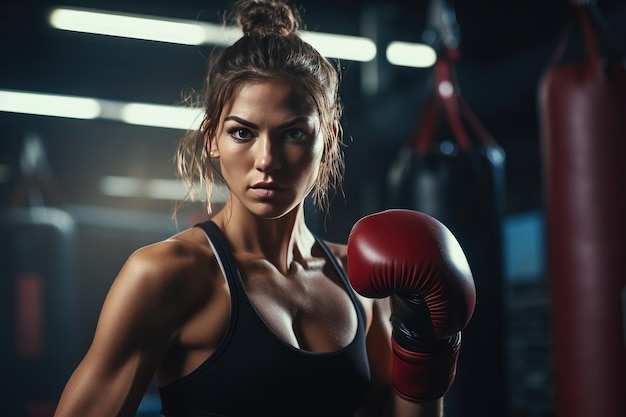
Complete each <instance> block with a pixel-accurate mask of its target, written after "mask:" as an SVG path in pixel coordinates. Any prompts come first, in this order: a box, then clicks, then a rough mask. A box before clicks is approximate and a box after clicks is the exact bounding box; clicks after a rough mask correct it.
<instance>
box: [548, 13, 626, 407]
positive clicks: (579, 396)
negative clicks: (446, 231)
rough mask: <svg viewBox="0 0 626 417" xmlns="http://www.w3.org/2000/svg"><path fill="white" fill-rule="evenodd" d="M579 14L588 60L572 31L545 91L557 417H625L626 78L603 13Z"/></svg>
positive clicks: (577, 26) (576, 16)
mask: <svg viewBox="0 0 626 417" xmlns="http://www.w3.org/2000/svg"><path fill="white" fill-rule="evenodd" d="M573 11H574V14H573V16H574V20H573V21H572V29H574V28H575V29H582V39H583V40H584V45H585V48H584V49H585V54H584V55H585V56H584V59H582V60H580V59H578V60H573V61H572V60H571V59H568V62H567V63H566V62H565V59H566V57H567V55H568V54H567V53H565V52H566V47H568V46H572V45H573V44H574V43H573V42H572V41H573V39H575V38H574V33H575V32H573V31H570V32H567V33H568V34H567V35H566V36H564V37H563V39H562V43H561V45H560V47H559V48H557V50H556V51H555V53H554V55H553V57H552V60H551V62H550V64H549V65H548V68H547V69H546V72H545V73H544V75H543V77H542V79H541V82H540V85H539V106H540V120H541V128H542V146H543V163H544V186H545V190H544V191H545V199H546V201H545V202H546V224H547V239H548V268H549V276H550V282H551V297H552V315H553V324H552V326H553V352H554V366H555V390H556V406H557V415H558V416H560V417H589V416H602V417H623V416H626V345H625V343H626V334H625V333H626V332H625V327H624V325H625V324H624V320H625V318H624V314H626V313H625V312H626V306H625V305H624V303H625V300H624V298H625V297H626V294H625V291H626V290H625V288H626V261H625V259H624V256H625V255H624V252H625V249H626V248H625V246H624V236H625V235H626V203H625V202H626V199H625V198H624V189H623V184H624V178H626V161H624V158H626V70H625V68H624V55H623V54H621V53H620V51H619V48H613V50H611V49H610V48H608V49H607V48H606V46H607V45H609V46H610V44H608V43H607V42H601V40H604V41H606V40H608V39H610V33H609V32H608V31H607V30H606V29H605V28H606V26H603V21H602V18H601V16H600V15H599V11H598V10H597V9H595V8H594V7H593V6H592V5H574V6H573ZM599 35H603V36H599ZM570 50H571V48H570ZM616 52H617V53H616Z"/></svg>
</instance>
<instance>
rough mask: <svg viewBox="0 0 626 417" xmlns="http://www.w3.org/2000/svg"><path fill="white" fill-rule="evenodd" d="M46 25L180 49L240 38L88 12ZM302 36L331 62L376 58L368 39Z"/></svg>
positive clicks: (230, 31)
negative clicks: (335, 59) (173, 46)
mask: <svg viewBox="0 0 626 417" xmlns="http://www.w3.org/2000/svg"><path fill="white" fill-rule="evenodd" d="M48 21H49V22H50V25H51V26H52V27H54V28H57V29H61V30H67V31H72V32H82V33H94V34H100V35H109V36H118V37H124V38H134V39H144V40H151V41H158V42H168V43H177V44H183V45H201V44H213V45H220V46H227V45H230V44H232V43H233V42H235V41H236V40H237V39H239V38H240V37H241V36H242V32H241V30H240V29H239V28H236V27H233V26H223V25H219V24H216V23H208V22H196V21H193V20H177V19H165V18H160V17H153V16H143V15H135V14H126V13H116V12H108V11H98V10H90V9H77V8H55V9H52V11H51V12H50V14H49V17H48ZM301 36H302V39H303V40H304V41H306V42H308V43H310V44H311V45H313V46H314V47H315V48H317V50H318V51H320V53H321V54H322V55H324V56H327V57H330V58H340V59H346V60H351V61H363V62H366V61H371V60H372V59H374V57H375V56H376V44H375V43H374V42H373V41H372V40H371V39H369V38H364V37H358V36H348V35H335V34H330V33H320V32H302V33H301Z"/></svg>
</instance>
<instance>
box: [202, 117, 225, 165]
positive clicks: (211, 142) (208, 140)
mask: <svg viewBox="0 0 626 417" xmlns="http://www.w3.org/2000/svg"><path fill="white" fill-rule="evenodd" d="M207 124H208V121H207V120H204V121H203V122H202V126H201V127H200V132H201V133H202V136H203V140H204V149H205V150H206V154H207V155H208V156H209V158H219V157H220V153H219V151H218V150H217V141H216V140H215V138H214V137H210V136H209V132H207V130H206V129H207Z"/></svg>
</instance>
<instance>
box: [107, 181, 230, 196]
mask: <svg viewBox="0 0 626 417" xmlns="http://www.w3.org/2000/svg"><path fill="white" fill-rule="evenodd" d="M187 191H188V188H187V185H186V184H185V183H183V182H182V181H180V180H169V179H147V180H143V179H139V178H134V177H123V176H115V175H107V176H104V177H102V178H101V179H100V192H101V193H102V194H104V195H108V196H111V197H136V198H152V199H156V200H183V199H184V198H185V197H186V196H187ZM228 195H229V192H228V188H227V187H226V186H225V185H223V184H221V183H218V184H216V185H215V188H214V190H213V196H212V202H213V203H225V202H226V200H227V199H228ZM193 196H194V198H196V199H197V200H199V201H203V200H204V196H203V195H202V189H201V187H200V184H199V183H196V184H195V185H194V192H193Z"/></svg>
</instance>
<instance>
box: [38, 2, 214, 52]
mask: <svg viewBox="0 0 626 417" xmlns="http://www.w3.org/2000/svg"><path fill="white" fill-rule="evenodd" d="M49 22H50V25H52V27H54V28H57V29H62V30H68V31H73V32H86V33H95V34H99V35H110V36H119V37H123V38H134V39H145V40H151V41H157V42H170V43H178V44H183V45H199V44H201V43H203V42H204V40H205V33H204V29H203V28H202V27H200V26H199V25H197V24H195V23H193V22H186V21H177V20H172V19H156V18H152V17H144V16H139V15H131V14H122V13H110V12H108V13H101V12H98V11H92V10H80V9H65V8H58V9H54V10H52V12H51V13H50V15H49Z"/></svg>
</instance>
